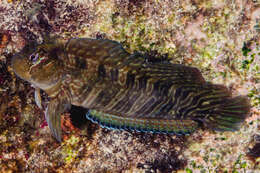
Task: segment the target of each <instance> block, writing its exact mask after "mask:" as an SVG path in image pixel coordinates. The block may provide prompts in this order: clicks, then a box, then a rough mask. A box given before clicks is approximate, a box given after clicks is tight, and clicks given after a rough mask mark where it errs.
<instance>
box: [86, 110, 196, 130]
mask: <svg viewBox="0 0 260 173" xmlns="http://www.w3.org/2000/svg"><path fill="white" fill-rule="evenodd" d="M86 117H87V118H88V119H89V120H91V121H92V122H94V123H97V124H99V125H100V126H101V127H103V128H108V129H118V130H132V131H137V132H150V133H164V134H179V135H182V134H190V133H192V132H193V131H195V130H196V129H197V128H198V123H197V122H195V121H193V120H167V119H155V118H134V117H122V116H116V115H112V114H107V113H102V112H99V111H96V110H89V112H88V113H87V114H86Z"/></svg>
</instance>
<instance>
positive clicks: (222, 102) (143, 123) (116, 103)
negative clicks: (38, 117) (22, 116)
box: [12, 38, 250, 141]
mask: <svg viewBox="0 0 260 173" xmlns="http://www.w3.org/2000/svg"><path fill="white" fill-rule="evenodd" d="M12 67H13V69H14V71H15V73H16V74H17V75H18V76H19V77H21V78H22V79H24V80H26V81H28V82H30V83H31V84H33V85H34V87H35V88H36V90H35V92H36V94H35V99H36V103H37V104H38V106H39V107H41V102H40V100H41V98H40V95H39V89H42V90H44V91H45V92H46V93H47V94H48V95H49V97H50V98H51V101H50V103H49V104H48V107H47V109H46V111H45V118H46V120H47V123H48V125H49V128H50V129H51V132H52V134H53V136H54V137H55V138H56V139H57V140H58V141H62V132H61V117H60V115H61V114H62V113H63V112H65V111H66V110H68V109H69V108H70V106H71V105H76V106H81V107H85V108H88V109H89V112H88V114H87V115H86V117H87V118H88V119H90V120H92V121H93V122H96V123H98V124H100V125H101V126H102V127H105V128H110V129H123V130H135V131H141V132H153V133H166V134H189V133H192V132H193V131H195V130H196V129H198V128H199V127H206V128H209V129H214V130H220V131H226V130H228V131H233V130H236V129H238V128H239V125H240V124H241V122H243V121H244V119H245V118H246V117H247V115H248V114H249V110H250V105H249V101H248V99H247V98H246V97H245V96H237V97H232V96H231V92H230V91H229V90H228V89H227V88H226V87H225V86H222V85H215V84H212V83H209V82H206V81H205V80H204V78H203V77H202V75H201V73H200V71H199V70H198V69H197V68H194V67H189V66H185V65H181V64H171V63H170V62H168V61H153V60H152V58H151V57H149V56H144V55H142V54H139V53H134V54H130V53H128V52H126V51H125V50H124V49H123V47H122V46H121V44H119V43H118V42H115V41H111V40H102V39H89V38H73V39H70V40H69V41H64V40H62V39H60V38H51V39H48V40H47V41H46V42H44V43H42V44H37V43H35V42H31V43H29V44H28V45H27V46H25V47H24V49H23V50H22V51H21V52H20V53H18V54H16V55H15V56H14V57H13V58H12Z"/></svg>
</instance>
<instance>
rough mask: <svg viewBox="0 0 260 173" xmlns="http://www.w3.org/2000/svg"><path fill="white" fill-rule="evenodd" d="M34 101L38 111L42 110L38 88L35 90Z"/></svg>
mask: <svg viewBox="0 0 260 173" xmlns="http://www.w3.org/2000/svg"><path fill="white" fill-rule="evenodd" d="M34 99H35V102H36V105H37V106H38V107H39V108H40V109H42V99H41V94H40V88H35V91H34Z"/></svg>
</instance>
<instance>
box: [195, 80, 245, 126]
mask: <svg viewBox="0 0 260 173" xmlns="http://www.w3.org/2000/svg"><path fill="white" fill-rule="evenodd" d="M206 88H207V89H209V90H210V91H211V93H210V94H209V95H208V96H207V97H206V98H205V99H201V100H203V101H202V102H201V104H199V108H198V112H197V113H198V114H197V115H198V116H197V118H198V119H199V120H201V121H202V123H203V125H204V126H205V127H207V128H210V129H213V130H217V131H234V130H238V129H239V127H240V125H241V123H242V122H243V121H244V120H245V119H246V118H247V116H248V114H249V112H250V103H249V100H248V98H247V97H246V96H236V97H232V96H231V92H230V91H228V89H227V88H226V87H224V86H221V85H213V84H207V87H206Z"/></svg>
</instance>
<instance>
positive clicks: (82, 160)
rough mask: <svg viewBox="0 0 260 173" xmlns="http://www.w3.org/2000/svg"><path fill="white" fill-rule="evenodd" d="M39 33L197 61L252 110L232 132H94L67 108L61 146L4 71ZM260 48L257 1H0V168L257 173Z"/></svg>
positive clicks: (29, 93)
mask: <svg viewBox="0 0 260 173" xmlns="http://www.w3.org/2000/svg"><path fill="white" fill-rule="evenodd" d="M44 33H51V34H53V35H59V36H62V37H64V38H70V37H91V38H108V39H112V40H116V41H119V42H120V43H122V44H123V46H124V47H125V48H126V49H127V50H128V51H129V52H133V51H141V52H146V53H150V54H154V55H156V56H165V57H168V58H169V59H171V61H172V62H173V63H181V64H186V65H192V66H195V67H197V68H199V69H200V70H201V71H202V73H203V76H204V77H205V78H206V79H207V80H209V81H212V82H214V83H218V84H224V85H226V86H228V87H229V89H230V90H232V92H233V93H234V95H238V94H242V95H248V97H250V99H251V104H252V109H251V115H250V117H249V118H248V119H247V120H246V122H245V123H244V124H243V126H242V127H241V129H240V130H239V131H236V132H224V133H219V132H212V131H207V130H199V131H197V132H195V133H194V134H192V135H190V136H174V135H152V134H144V133H134V132H126V131H110V130H106V129H101V128H100V127H99V126H98V125H95V124H92V123H91V122H89V121H87V120H85V119H84V115H83V113H84V111H85V110H80V109H79V108H73V109H72V110H71V111H70V112H68V113H66V114H64V116H63V119H62V128H63V131H64V133H65V135H66V136H65V138H66V140H65V141H64V142H63V143H61V144H59V143H57V142H56V141H55V140H54V139H53V138H52V137H51V136H50V131H49V129H48V127H47V124H46V121H45V120H44V114H43V110H40V109H39V108H38V107H37V106H36V105H35V102H34V98H33V92H34V89H33V88H32V87H31V86H30V84H28V83H26V82H24V81H22V80H20V79H18V78H17V77H16V76H15V75H14V72H13V70H12V68H11V67H10V59H11V57H12V55H13V54H15V53H16V52H18V51H19V50H21V48H22V47H23V46H24V44H25V43H26V42H29V41H30V40H33V39H37V40H38V41H39V42H41V41H42V39H43V36H44ZM259 45H260V1H259V0H247V1H246V0H227V1H224V0H211V1H210V0H179V1H174V2H172V1H171V0H154V1H152V0H139V1H138V0H68V1H66V0H56V1H54V0H45V1H44V0H19V1H18V0H0V172H186V173H192V172H202V173H206V172H223V173H225V172H226V173H228V172H232V173H237V172H248V173H249V172H250V173H257V172H260V166H259V164H260V126H259V125H260V72H259V71H260V70H259V68H260V55H259V54H260V46H259ZM42 97H43V98H44V100H45V103H47V102H48V98H47V96H46V95H45V94H44V93H42ZM71 115H73V116H71Z"/></svg>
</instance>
